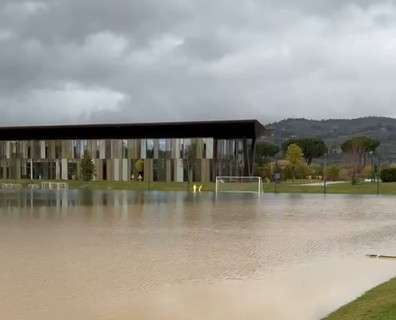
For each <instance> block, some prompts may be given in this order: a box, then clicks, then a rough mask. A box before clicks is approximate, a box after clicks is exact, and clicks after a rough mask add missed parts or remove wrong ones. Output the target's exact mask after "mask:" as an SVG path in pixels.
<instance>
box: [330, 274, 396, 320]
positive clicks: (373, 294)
mask: <svg viewBox="0 0 396 320" xmlns="http://www.w3.org/2000/svg"><path fill="white" fill-rule="evenodd" d="M358 319H359V320H394V319H396V279H393V280H390V281H389V282H386V283H384V284H382V285H380V286H378V287H376V288H374V289H372V290H370V291H368V292H367V293H365V294H364V295H363V296H361V297H360V298H358V299H357V300H355V301H353V302H351V303H349V304H347V305H345V306H344V307H342V308H340V309H339V310H337V311H335V312H334V313H332V314H331V315H329V316H328V317H326V318H325V319H324V320H358Z"/></svg>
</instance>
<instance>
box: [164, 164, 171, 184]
mask: <svg viewBox="0 0 396 320" xmlns="http://www.w3.org/2000/svg"><path fill="white" fill-rule="evenodd" d="M165 161H166V162H165V171H166V172H165V179H166V182H171V181H172V163H171V160H165Z"/></svg>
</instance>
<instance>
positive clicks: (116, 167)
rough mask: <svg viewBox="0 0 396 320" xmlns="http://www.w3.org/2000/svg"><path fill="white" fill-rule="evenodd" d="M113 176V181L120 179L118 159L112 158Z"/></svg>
mask: <svg viewBox="0 0 396 320" xmlns="http://www.w3.org/2000/svg"><path fill="white" fill-rule="evenodd" d="M113 161H114V168H113V177H114V181H120V159H114V160H113Z"/></svg>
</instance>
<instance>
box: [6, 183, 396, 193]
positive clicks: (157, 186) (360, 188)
mask: <svg viewBox="0 0 396 320" xmlns="http://www.w3.org/2000/svg"><path fill="white" fill-rule="evenodd" d="M40 182H41V181H38V180H35V181H33V182H31V181H30V180H0V183H18V184H21V185H22V186H27V185H28V184H29V183H35V184H39V183H40ZM67 183H68V184H69V187H70V188H71V189H92V190H137V191H139V190H156V191H192V188H193V184H194V183H192V184H188V183H187V182H150V183H147V182H138V181H125V182H124V181H89V182H86V181H67ZM195 184H196V185H201V183H195ZM247 185H248V184H242V185H240V186H238V185H236V184H235V185H233V186H232V189H234V190H245V189H246V188H247ZM248 189H252V190H253V189H254V187H252V186H249V188H248ZM275 190H276V192H278V193H323V187H322V186H308V185H306V184H304V183H301V182H299V181H295V182H282V183H280V184H277V185H276V189H275V186H274V184H272V183H264V184H263V191H264V192H266V193H273V192H275ZM202 191H203V192H205V191H215V184H214V183H204V184H202ZM327 192H328V193H334V194H376V193H377V186H376V184H375V183H359V184H356V185H352V184H351V183H349V182H346V183H339V184H332V185H328V186H327ZM380 193H381V194H395V195H396V183H381V185H380Z"/></svg>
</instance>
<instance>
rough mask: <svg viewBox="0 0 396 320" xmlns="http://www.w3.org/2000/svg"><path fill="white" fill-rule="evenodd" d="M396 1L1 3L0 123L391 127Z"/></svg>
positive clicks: (0, 0) (69, 0) (94, 0)
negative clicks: (382, 122) (344, 120)
mask: <svg viewBox="0 0 396 320" xmlns="http://www.w3.org/2000/svg"><path fill="white" fill-rule="evenodd" d="M395 32H396V1H375V2H374V1H368V0H367V1H365V0H362V1H345V0H344V1H341V0H332V1H328V0H326V1H325V0H316V1H307V0H302V1H292V0H284V1H279V0H278V1H275V0H267V1H253V0H248V1H242V2H238V3H237V2H235V1H230V0H219V1H209V0H201V1H186V0H165V1H157V0H145V1H133V0H132V1H126V0H113V1H107V0H84V1H81V0H57V1H54V0H51V1H50V0H46V1H44V0H41V1H40V0H38V1H15V0H14V1H4V0H0V111H1V113H2V117H1V120H0V122H1V123H2V124H13V123H49V122H88V121H96V122H106V121H161V120H183V119H186V120H192V119H208V118H209V119H221V118H259V119H261V120H262V121H272V120H275V119H281V118H284V117H301V116H304V117H310V118H326V117H356V116H363V115H389V116H394V115H395V114H394V112H393V106H394V104H395V102H396V93H395V92H394V88H393V83H394V82H395V80H396V61H395V59H394V56H395V54H396V37H395V36H394V35H395V34H396V33H395Z"/></svg>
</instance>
